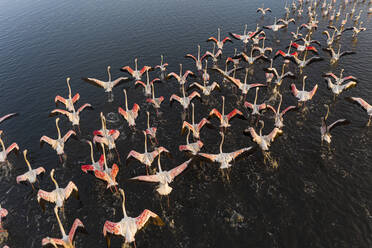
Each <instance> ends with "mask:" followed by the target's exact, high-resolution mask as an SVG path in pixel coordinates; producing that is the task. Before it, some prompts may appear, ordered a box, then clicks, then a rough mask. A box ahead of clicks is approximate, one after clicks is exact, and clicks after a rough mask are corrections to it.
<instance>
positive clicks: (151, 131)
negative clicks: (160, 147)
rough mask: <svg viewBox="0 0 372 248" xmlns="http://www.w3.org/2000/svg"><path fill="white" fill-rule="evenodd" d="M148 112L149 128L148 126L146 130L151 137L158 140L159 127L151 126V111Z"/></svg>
mask: <svg viewBox="0 0 372 248" xmlns="http://www.w3.org/2000/svg"><path fill="white" fill-rule="evenodd" d="M146 114H147V128H146V130H145V132H146V134H147V135H149V136H150V137H151V138H153V139H155V140H156V131H157V128H156V127H150V112H149V111H147V112H146ZM156 143H157V140H156Z"/></svg>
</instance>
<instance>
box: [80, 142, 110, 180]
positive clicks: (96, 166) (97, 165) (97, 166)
mask: <svg viewBox="0 0 372 248" xmlns="http://www.w3.org/2000/svg"><path fill="white" fill-rule="evenodd" d="M87 142H88V144H89V146H90V158H91V161H92V163H91V164H86V165H82V166H81V170H82V171H84V172H85V173H87V172H88V171H96V170H100V171H103V170H104V168H103V166H104V163H105V162H104V157H103V154H102V155H101V157H100V158H99V160H98V161H94V156H93V145H92V142H90V141H89V140H88V141H87Z"/></svg>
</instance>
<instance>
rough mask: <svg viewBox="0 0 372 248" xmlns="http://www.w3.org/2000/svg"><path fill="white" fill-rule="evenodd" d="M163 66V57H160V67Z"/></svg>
mask: <svg viewBox="0 0 372 248" xmlns="http://www.w3.org/2000/svg"><path fill="white" fill-rule="evenodd" d="M162 65H163V55H160V66H162Z"/></svg>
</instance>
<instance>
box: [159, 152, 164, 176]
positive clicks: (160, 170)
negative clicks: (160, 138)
mask: <svg viewBox="0 0 372 248" xmlns="http://www.w3.org/2000/svg"><path fill="white" fill-rule="evenodd" d="M158 169H159V172H162V171H163V170H162V169H161V165H160V154H159V156H158Z"/></svg>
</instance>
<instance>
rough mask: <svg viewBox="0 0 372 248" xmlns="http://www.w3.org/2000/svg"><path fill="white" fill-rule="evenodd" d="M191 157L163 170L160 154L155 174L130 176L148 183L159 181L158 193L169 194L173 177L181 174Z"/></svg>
mask: <svg viewBox="0 0 372 248" xmlns="http://www.w3.org/2000/svg"><path fill="white" fill-rule="evenodd" d="M190 162H191V159H189V160H187V161H186V162H184V163H182V164H180V165H179V166H177V167H175V168H173V169H171V170H169V171H163V170H162V169H161V165H160V156H159V157H158V170H159V171H158V172H156V174H155V175H144V176H137V177H133V178H131V179H132V180H139V181H144V182H150V183H159V186H158V187H157V189H156V191H157V192H158V193H159V195H169V194H170V193H171V192H172V187H170V186H169V184H170V183H171V182H173V180H174V178H175V177H176V176H178V175H179V174H181V173H182V172H183V171H184V170H185V169H186V168H187V166H188V165H189V163H190Z"/></svg>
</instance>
